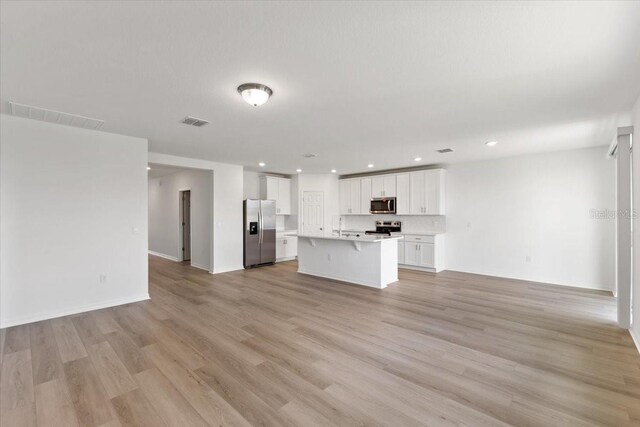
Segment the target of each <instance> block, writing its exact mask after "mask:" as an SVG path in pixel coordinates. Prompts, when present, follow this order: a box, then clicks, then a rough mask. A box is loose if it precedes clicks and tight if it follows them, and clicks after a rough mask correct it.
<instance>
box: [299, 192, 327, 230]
mask: <svg viewBox="0 0 640 427" xmlns="http://www.w3.org/2000/svg"><path fill="white" fill-rule="evenodd" d="M302 233H303V234H305V235H307V236H318V235H322V234H324V192H322V191H304V192H303V193H302Z"/></svg>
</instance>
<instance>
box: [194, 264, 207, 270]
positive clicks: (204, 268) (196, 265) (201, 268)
mask: <svg viewBox="0 0 640 427" xmlns="http://www.w3.org/2000/svg"><path fill="white" fill-rule="evenodd" d="M191 267H195V268H199V269H200V270H205V271H209V267H205V266H204V265H200V264H194V263H191Z"/></svg>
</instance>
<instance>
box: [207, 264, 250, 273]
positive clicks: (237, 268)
mask: <svg viewBox="0 0 640 427" xmlns="http://www.w3.org/2000/svg"><path fill="white" fill-rule="evenodd" d="M239 270H244V266H239V267H231V268H223V269H221V270H215V269H214V270H213V271H210V273H211V274H219V273H228V272H230V271H239Z"/></svg>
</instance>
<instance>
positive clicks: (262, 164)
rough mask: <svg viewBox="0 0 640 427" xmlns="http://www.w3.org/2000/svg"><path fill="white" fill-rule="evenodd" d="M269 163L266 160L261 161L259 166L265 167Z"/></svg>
mask: <svg viewBox="0 0 640 427" xmlns="http://www.w3.org/2000/svg"><path fill="white" fill-rule="evenodd" d="M266 165H267V164H266V163H265V162H260V163H258V166H260V167H261V168H263V167H265V166H266Z"/></svg>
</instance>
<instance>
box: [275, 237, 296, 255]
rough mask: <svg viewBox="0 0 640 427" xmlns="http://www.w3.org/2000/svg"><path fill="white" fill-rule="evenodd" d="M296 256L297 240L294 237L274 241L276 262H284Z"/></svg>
mask: <svg viewBox="0 0 640 427" xmlns="http://www.w3.org/2000/svg"><path fill="white" fill-rule="evenodd" d="M297 256H298V238H297V237H295V236H287V237H278V238H277V239H276V261H286V260H290V259H294V258H295V257H297Z"/></svg>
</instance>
